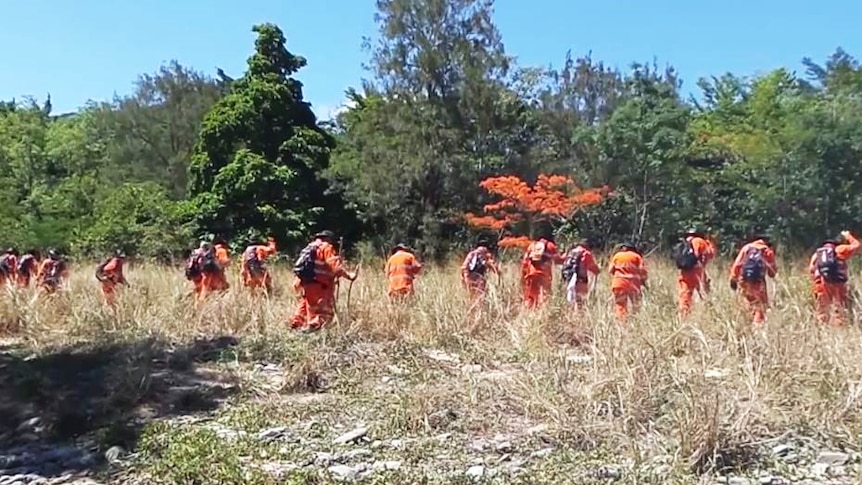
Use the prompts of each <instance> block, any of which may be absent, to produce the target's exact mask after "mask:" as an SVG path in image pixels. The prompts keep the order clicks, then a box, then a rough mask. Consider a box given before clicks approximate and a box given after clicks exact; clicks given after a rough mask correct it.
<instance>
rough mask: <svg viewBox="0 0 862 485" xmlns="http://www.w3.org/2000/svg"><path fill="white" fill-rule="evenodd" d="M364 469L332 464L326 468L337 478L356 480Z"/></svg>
mask: <svg viewBox="0 0 862 485" xmlns="http://www.w3.org/2000/svg"><path fill="white" fill-rule="evenodd" d="M364 469H365V468H364V467H353V466H348V465H333V466H331V467H329V468H328V470H329V474H330V475H332V476H333V477H334V478H335V479H338V480H356V479H357V478H359V474H360V473H361V472H362V471H364Z"/></svg>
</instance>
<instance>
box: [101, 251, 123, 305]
mask: <svg viewBox="0 0 862 485" xmlns="http://www.w3.org/2000/svg"><path fill="white" fill-rule="evenodd" d="M100 281H101V283H102V295H103V296H104V298H105V303H107V304H108V305H110V306H114V305H115V304H116V303H117V285H123V284H126V277H125V275H124V274H123V260H122V259H120V258H117V257H113V258H111V259H110V260H109V261H108V262H107V263H106V264H105V266H104V267H102V274H101V279H100Z"/></svg>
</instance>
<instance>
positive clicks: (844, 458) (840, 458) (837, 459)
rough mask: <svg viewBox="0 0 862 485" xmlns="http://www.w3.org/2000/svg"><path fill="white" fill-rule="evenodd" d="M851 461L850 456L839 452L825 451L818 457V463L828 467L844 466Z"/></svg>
mask: <svg viewBox="0 0 862 485" xmlns="http://www.w3.org/2000/svg"><path fill="white" fill-rule="evenodd" d="M849 460H850V455H848V454H847V453H841V452H838V451H823V452H821V453H820V454H819V455H817V463H825V464H827V465H844V464H846V463H847V462H848V461H849Z"/></svg>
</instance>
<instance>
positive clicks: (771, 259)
mask: <svg viewBox="0 0 862 485" xmlns="http://www.w3.org/2000/svg"><path fill="white" fill-rule="evenodd" d="M764 254H765V257H766V263H767V265H766V272H767V274H769V277H770V278H775V276H776V275H778V266H776V264H775V251H773V250H772V248H767V249H766V251H764Z"/></svg>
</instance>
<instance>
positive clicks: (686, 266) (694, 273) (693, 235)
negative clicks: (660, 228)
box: [675, 229, 715, 318]
mask: <svg viewBox="0 0 862 485" xmlns="http://www.w3.org/2000/svg"><path fill="white" fill-rule="evenodd" d="M714 258H715V247H714V246H713V245H712V243H711V242H709V240H707V239H706V238H705V237H703V236H702V235H701V234H700V233H699V232H698V231H697V230H696V229H689V230H688V231H686V233H685V235H684V236H683V240H682V241H681V244H680V246H679V249H678V252H677V254H676V258H675V259H676V266H677V268H678V269H679V278H678V279H677V309H678V311H679V316H680V318H684V317H687V316H688V315H689V314H690V313H691V306H692V300H693V299H694V292H695V291H696V292H697V294H698V295H700V297H701V298H703V295H704V293H705V292H706V290H707V288H706V265H707V264H708V263H709V262H710V261H712V260H713V259H714Z"/></svg>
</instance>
